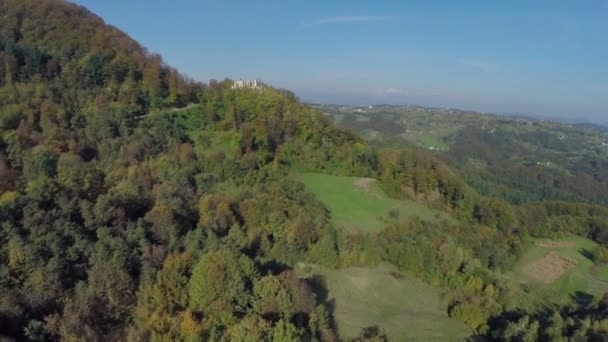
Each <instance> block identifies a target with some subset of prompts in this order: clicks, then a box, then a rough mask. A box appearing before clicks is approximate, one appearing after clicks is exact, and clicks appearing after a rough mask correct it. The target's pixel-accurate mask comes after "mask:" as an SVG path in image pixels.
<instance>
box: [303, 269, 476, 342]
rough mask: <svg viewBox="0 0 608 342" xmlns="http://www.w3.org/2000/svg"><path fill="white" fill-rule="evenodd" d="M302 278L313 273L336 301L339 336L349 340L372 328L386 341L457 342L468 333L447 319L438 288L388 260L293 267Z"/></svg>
mask: <svg viewBox="0 0 608 342" xmlns="http://www.w3.org/2000/svg"><path fill="white" fill-rule="evenodd" d="M298 269H299V270H298V271H299V272H300V274H302V276H310V275H311V274H318V275H321V276H322V277H323V279H324V280H325V282H326V284H327V286H328V289H329V299H330V300H335V312H334V314H335V318H336V321H337V324H338V329H339V331H340V334H341V336H343V337H344V338H353V337H356V336H358V335H359V334H360V333H361V331H362V329H363V328H366V327H370V326H376V327H378V328H380V330H381V331H383V332H384V333H386V334H387V336H388V337H389V340H390V341H462V340H464V338H465V337H467V336H469V335H470V334H471V331H470V330H469V329H468V328H467V327H466V325H464V324H463V323H461V322H460V321H457V320H453V319H450V318H449V317H448V315H447V306H446V303H445V302H444V301H443V300H442V296H441V292H440V290H439V289H437V288H434V287H432V286H430V285H427V284H425V283H424V282H423V281H421V280H419V279H417V278H414V277H413V276H410V275H407V274H402V273H398V272H396V270H395V268H394V267H393V266H391V265H388V264H382V265H380V266H378V267H376V268H347V269H342V270H327V269H321V268H319V267H315V266H302V265H300V266H299V267H298Z"/></svg>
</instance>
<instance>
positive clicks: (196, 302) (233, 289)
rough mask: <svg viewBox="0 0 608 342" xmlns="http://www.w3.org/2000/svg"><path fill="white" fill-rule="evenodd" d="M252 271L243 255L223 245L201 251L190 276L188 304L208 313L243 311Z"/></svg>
mask: <svg viewBox="0 0 608 342" xmlns="http://www.w3.org/2000/svg"><path fill="white" fill-rule="evenodd" d="M256 274H257V271H256V269H255V265H254V264H253V262H252V261H251V260H250V259H249V258H248V257H247V256H245V255H242V254H238V253H235V252H232V251H229V250H226V249H222V250H219V251H215V252H209V253H207V254H205V255H203V257H202V258H201V259H200V261H199V262H198V263H197V264H196V266H195V267H194V270H193V272H192V277H191V278H190V285H189V296H190V308H192V309H193V310H196V311H199V312H202V313H204V314H207V315H211V316H217V315H220V314H222V313H229V314H232V313H234V312H242V311H244V310H245V309H246V307H247V306H248V305H249V304H250V297H251V284H252V278H253V277H255V276H256Z"/></svg>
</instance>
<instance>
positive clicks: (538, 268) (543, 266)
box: [523, 252, 576, 284]
mask: <svg viewBox="0 0 608 342" xmlns="http://www.w3.org/2000/svg"><path fill="white" fill-rule="evenodd" d="M574 267H576V261H574V260H572V259H570V258H565V257H563V256H561V255H558V254H557V253H555V252H549V253H547V254H545V256H544V257H542V258H540V259H536V260H534V261H533V262H531V263H529V264H527V265H526V266H524V267H523V271H524V272H525V273H526V275H528V276H529V277H530V278H533V279H536V280H537V281H540V282H542V283H545V284H552V283H553V282H554V281H556V280H557V279H558V278H559V277H560V276H561V275H562V274H564V273H566V272H568V271H569V270H571V269H573V268H574Z"/></svg>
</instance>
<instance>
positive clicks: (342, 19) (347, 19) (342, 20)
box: [302, 15, 392, 27]
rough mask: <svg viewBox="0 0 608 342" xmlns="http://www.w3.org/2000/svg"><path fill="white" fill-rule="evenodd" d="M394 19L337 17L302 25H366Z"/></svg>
mask: <svg viewBox="0 0 608 342" xmlns="http://www.w3.org/2000/svg"><path fill="white" fill-rule="evenodd" d="M390 18H392V17H390V16H383V15H344V16H336V17H327V18H321V19H318V20H315V21H311V22H308V23H305V24H304V25H302V26H303V27H309V26H318V25H327V24H343V23H365V22H373V21H385V20H388V19H390Z"/></svg>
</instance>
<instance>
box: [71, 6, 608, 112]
mask: <svg viewBox="0 0 608 342" xmlns="http://www.w3.org/2000/svg"><path fill="white" fill-rule="evenodd" d="M75 2H76V3H78V4H81V5H83V6H85V7H87V8H89V9H90V10H91V11H93V12H95V13H96V14H97V15H99V16H101V17H102V18H103V19H104V20H105V21H106V23H108V24H111V25H114V26H116V27H118V28H120V29H121V30H123V31H125V32H127V33H128V34H129V35H131V36H132V37H133V38H134V39H136V40H138V41H139V42H140V43H142V44H143V45H144V46H145V47H146V48H148V50H149V51H151V52H155V53H159V54H161V55H162V56H163V59H164V60H165V62H166V63H168V64H170V65H172V66H175V67H177V68H178V69H179V70H180V71H181V72H182V73H184V74H186V75H188V76H190V77H192V78H194V79H196V80H199V81H204V82H206V81H208V80H209V79H211V78H215V79H218V80H223V79H224V78H226V77H228V78H231V79H241V78H242V79H255V78H258V79H262V80H263V81H265V82H266V83H269V84H271V85H273V86H276V87H281V88H287V89H289V90H292V91H293V92H294V93H296V95H298V97H300V99H302V100H303V101H307V102H316V103H333V104H353V105H367V104H372V105H373V104H417V105H423V106H434V107H450V108H460V109H467V110H477V111H482V112H490V113H511V114H516V113H517V114H532V115H543V116H548V117H554V118H560V117H563V118H565V117H570V118H581V119H588V120H593V121H596V122H601V123H608V39H607V37H608V0H570V1H561V0H548V1H543V0H510V1H467V0H462V1H451V0H450V1H407V0H401V1H379V0H377V1H372V0H367V1H362V0H334V1H328V0H306V1H304V0H300V1H295V0H264V1H262V0H219V1H218V0H214V1H208V0H172V1H170V2H169V1H158V0H154V1H151V0H128V1H125V0H76V1H75Z"/></svg>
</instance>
